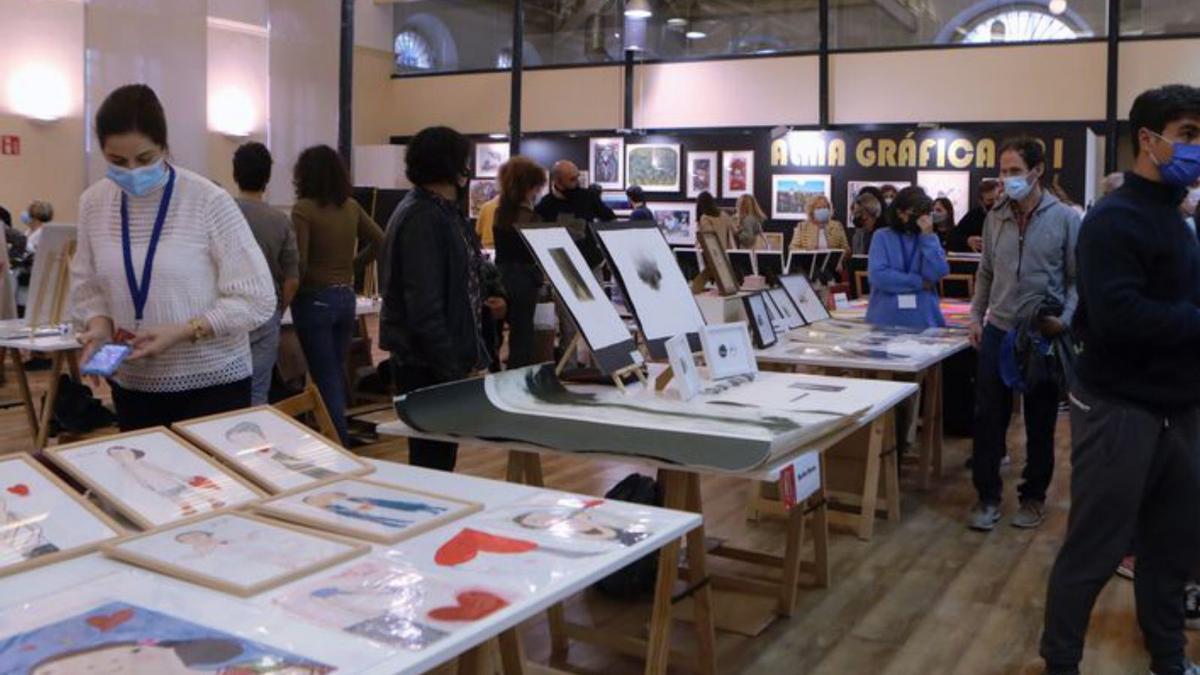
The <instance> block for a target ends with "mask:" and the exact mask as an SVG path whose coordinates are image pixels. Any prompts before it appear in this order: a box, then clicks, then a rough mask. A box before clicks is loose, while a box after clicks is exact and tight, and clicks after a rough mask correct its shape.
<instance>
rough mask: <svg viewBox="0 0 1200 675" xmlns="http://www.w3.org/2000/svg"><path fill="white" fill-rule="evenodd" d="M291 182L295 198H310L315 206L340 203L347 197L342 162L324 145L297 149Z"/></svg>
mask: <svg viewBox="0 0 1200 675" xmlns="http://www.w3.org/2000/svg"><path fill="white" fill-rule="evenodd" d="M292 183H293V184H294V185H295V186H296V197H297V198H298V199H311V200H313V201H314V202H316V203H317V205H318V206H330V205H332V206H339V207H340V206H341V205H342V204H345V203H346V200H347V199H349V198H350V190H351V188H350V176H349V175H348V174H347V172H346V165H345V164H343V163H342V158H341V156H340V155H338V154H337V151H336V150H334V149H333V148H331V147H329V146H328V145H314V146H313V147H311V148H309V149H307V150H305V151H304V152H302V153H300V158H299V159H297V160H296V171H295V177H294V178H293V180H292Z"/></svg>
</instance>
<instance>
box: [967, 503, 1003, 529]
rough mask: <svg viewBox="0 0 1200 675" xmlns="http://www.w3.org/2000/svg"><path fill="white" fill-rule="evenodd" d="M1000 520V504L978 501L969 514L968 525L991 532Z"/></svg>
mask: <svg viewBox="0 0 1200 675" xmlns="http://www.w3.org/2000/svg"><path fill="white" fill-rule="evenodd" d="M998 522H1000V505H999V504H988V503H986V502H978V503H976V504H975V506H974V507H972V508H971V513H970V515H969V516H967V527H969V528H971V529H972V530H978V531H979V532H991V531H992V530H993V529H994V528H995V527H996V523H998Z"/></svg>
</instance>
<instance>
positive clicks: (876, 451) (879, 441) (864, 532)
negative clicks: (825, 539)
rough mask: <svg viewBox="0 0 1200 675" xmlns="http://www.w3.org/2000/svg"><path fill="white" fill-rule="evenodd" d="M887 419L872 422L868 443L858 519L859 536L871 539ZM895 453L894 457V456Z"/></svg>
mask: <svg viewBox="0 0 1200 675" xmlns="http://www.w3.org/2000/svg"><path fill="white" fill-rule="evenodd" d="M886 426H887V425H886V421H885V420H883V419H877V420H875V421H874V422H872V423H871V435H870V441H869V442H868V444H867V457H866V459H867V468H866V472H865V473H866V475H865V476H864V477H863V493H862V512H861V513H860V514H859V520H858V538H859V539H862V540H863V541H870V539H871V535H872V534H874V533H875V505H876V503H877V502H878V501H879V471H880V463H881V462H882V460H883V458H882V457H881V455H882V454H883V435H884V427H886ZM894 456H895V455H894V453H893V457H894Z"/></svg>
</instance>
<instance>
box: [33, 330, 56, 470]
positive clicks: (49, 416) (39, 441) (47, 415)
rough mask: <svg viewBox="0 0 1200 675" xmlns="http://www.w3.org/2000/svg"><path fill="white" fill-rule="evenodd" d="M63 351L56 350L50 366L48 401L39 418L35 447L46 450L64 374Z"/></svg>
mask: <svg viewBox="0 0 1200 675" xmlns="http://www.w3.org/2000/svg"><path fill="white" fill-rule="evenodd" d="M62 369H63V353H62V352H54V357H53V358H52V359H51V366H50V388H49V389H47V390H46V401H45V403H43V404H42V414H41V419H39V420H38V428H37V438H36V439H34V449H35V450H44V449H45V448H46V445H47V443H49V442H50V425H51V423H53V422H54V402H55V401H56V400H58V376H59V375H61V374H62Z"/></svg>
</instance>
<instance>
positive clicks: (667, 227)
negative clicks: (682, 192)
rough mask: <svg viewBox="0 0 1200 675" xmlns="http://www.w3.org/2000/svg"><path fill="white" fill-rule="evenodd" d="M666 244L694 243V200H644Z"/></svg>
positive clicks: (688, 244)
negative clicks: (665, 239)
mask: <svg viewBox="0 0 1200 675" xmlns="http://www.w3.org/2000/svg"><path fill="white" fill-rule="evenodd" d="M646 208H648V209H650V212H651V213H653V214H654V220H655V222H657V223H658V229H660V230H662V233H663V236H664V237H666V238H667V243H668V244H673V245H677V246H695V245H696V203H695V202H646Z"/></svg>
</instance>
